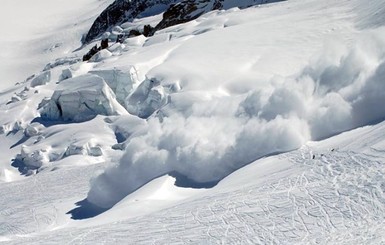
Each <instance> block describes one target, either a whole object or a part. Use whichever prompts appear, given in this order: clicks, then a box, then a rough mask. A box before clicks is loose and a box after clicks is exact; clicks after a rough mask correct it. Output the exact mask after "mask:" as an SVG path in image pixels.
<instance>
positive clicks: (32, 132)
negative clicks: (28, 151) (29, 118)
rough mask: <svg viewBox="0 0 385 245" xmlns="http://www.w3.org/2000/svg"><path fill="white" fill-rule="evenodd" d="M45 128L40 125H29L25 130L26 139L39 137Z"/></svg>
mask: <svg viewBox="0 0 385 245" xmlns="http://www.w3.org/2000/svg"><path fill="white" fill-rule="evenodd" d="M42 128H43V125H41V124H40V123H36V122H34V123H32V124H29V125H28V126H27V127H26V128H25V130H24V135H25V136H26V137H33V136H37V135H39V133H40V131H41V129H42Z"/></svg>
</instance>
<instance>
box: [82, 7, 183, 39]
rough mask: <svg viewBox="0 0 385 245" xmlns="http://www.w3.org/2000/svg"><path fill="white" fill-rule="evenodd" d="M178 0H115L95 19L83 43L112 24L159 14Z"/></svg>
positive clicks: (109, 27)
mask: <svg viewBox="0 0 385 245" xmlns="http://www.w3.org/2000/svg"><path fill="white" fill-rule="evenodd" d="M179 1H180V0H147V1H146V0H115V2H113V3H112V4H111V5H110V6H108V7H107V9H105V10H104V11H103V12H102V13H101V14H100V15H99V17H98V18H97V19H96V20H95V22H94V23H93V25H92V27H91V29H90V30H89V31H88V33H87V35H86V36H85V38H84V40H83V43H89V42H90V41H92V40H93V39H95V38H96V37H98V36H99V35H101V34H102V33H104V32H105V31H107V30H109V29H111V28H112V27H113V26H116V25H119V24H121V23H123V22H127V21H132V20H133V19H134V18H139V17H146V16H150V15H155V14H160V13H162V12H163V11H165V10H166V9H167V8H168V7H169V6H170V4H173V3H176V2H179Z"/></svg>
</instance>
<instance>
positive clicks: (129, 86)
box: [90, 66, 139, 106]
mask: <svg viewBox="0 0 385 245" xmlns="http://www.w3.org/2000/svg"><path fill="white" fill-rule="evenodd" d="M90 73H91V74H96V75H98V76H100V77H102V78H103V79H104V80H105V82H106V83H107V84H108V86H109V87H110V88H111V89H112V91H114V93H115V95H116V100H117V101H118V102H119V103H120V104H121V105H123V106H124V105H125V100H126V98H127V96H128V95H129V94H130V93H131V92H132V90H133V87H134V85H135V84H137V83H138V82H139V80H138V75H137V71H136V69H135V67H133V66H132V67H131V68H129V70H128V72H125V71H122V70H121V69H118V68H115V69H112V70H94V71H90Z"/></svg>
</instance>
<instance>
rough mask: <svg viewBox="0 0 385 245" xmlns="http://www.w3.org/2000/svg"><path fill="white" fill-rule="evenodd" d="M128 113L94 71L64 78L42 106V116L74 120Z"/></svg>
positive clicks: (49, 118) (79, 120) (50, 118)
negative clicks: (93, 73) (92, 73)
mask: <svg viewBox="0 0 385 245" xmlns="http://www.w3.org/2000/svg"><path fill="white" fill-rule="evenodd" d="M44 104H45V105H44ZM125 113H127V111H126V110H125V109H124V108H123V107H122V106H121V105H120V104H119V103H118V102H117V101H116V99H115V95H114V93H113V92H112V91H111V89H110V88H109V87H108V85H107V84H106V83H105V81H104V79H103V78H101V77H99V76H97V75H91V74H87V75H82V76H79V77H76V78H72V79H67V80H65V81H62V82H61V83H60V84H59V86H58V87H57V88H56V90H55V92H54V94H53V95H52V97H51V99H50V100H49V102H48V103H47V102H45V103H43V108H42V110H41V116H42V118H46V119H48V120H64V121H74V122H82V121H87V120H89V119H91V118H94V117H95V116H96V115H121V114H125Z"/></svg>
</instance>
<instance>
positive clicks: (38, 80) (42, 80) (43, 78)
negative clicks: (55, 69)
mask: <svg viewBox="0 0 385 245" xmlns="http://www.w3.org/2000/svg"><path fill="white" fill-rule="evenodd" d="M50 80H51V71H45V72H42V73H40V74H39V75H37V76H36V77H35V78H34V79H32V81H31V87H32V88H34V87H37V86H41V85H45V84H47V83H48V82H49V81H50Z"/></svg>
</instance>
